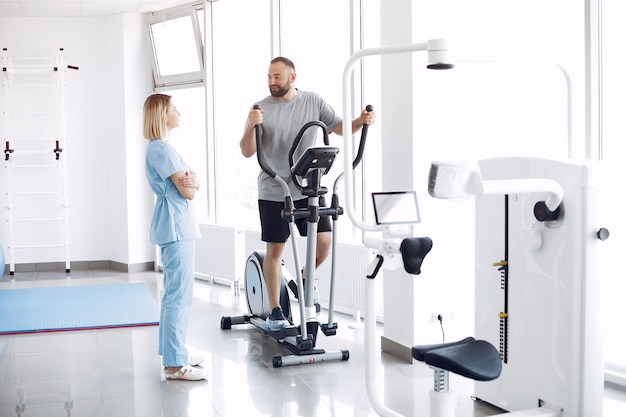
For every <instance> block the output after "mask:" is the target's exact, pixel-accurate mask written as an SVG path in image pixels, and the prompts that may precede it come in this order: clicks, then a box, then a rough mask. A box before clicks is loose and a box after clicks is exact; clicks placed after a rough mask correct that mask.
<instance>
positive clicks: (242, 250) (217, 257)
mask: <svg viewBox="0 0 626 417" xmlns="http://www.w3.org/2000/svg"><path fill="white" fill-rule="evenodd" d="M200 230H201V232H202V238H201V239H199V240H198V241H197V242H196V276H197V277H198V278H200V279H207V280H209V281H212V282H216V283H219V284H224V285H230V286H233V285H235V286H237V288H244V286H245V280H244V277H243V274H244V271H245V264H246V259H247V258H248V256H249V254H250V253H252V252H253V251H255V250H265V242H262V241H261V234H260V232H258V231H251V230H245V231H243V230H239V229H235V228H233V227H225V226H217V225H201V226H200ZM296 239H297V244H298V256H299V259H300V265H301V266H302V267H304V264H305V261H306V239H305V238H302V237H299V236H297V237H296ZM336 256H337V258H336V268H337V270H336V275H337V277H336V279H335V310H336V311H338V312H341V313H346V314H355V313H356V312H363V311H364V310H365V274H366V271H367V266H368V265H369V262H370V260H371V259H372V256H373V251H372V250H371V249H367V248H365V247H362V246H355V245H347V244H337V254H336ZM283 257H284V262H285V267H286V268H287V270H288V271H289V273H290V274H291V275H292V276H293V277H295V261H294V258H293V249H292V243H291V241H288V242H287V245H286V246H285V251H284V253H283ZM330 275H331V257H330V256H329V257H328V259H327V260H326V262H324V264H322V266H321V267H320V268H319V269H318V271H317V280H316V285H317V288H318V291H319V293H320V302H321V305H322V307H324V308H327V307H328V302H329V295H330Z"/></svg>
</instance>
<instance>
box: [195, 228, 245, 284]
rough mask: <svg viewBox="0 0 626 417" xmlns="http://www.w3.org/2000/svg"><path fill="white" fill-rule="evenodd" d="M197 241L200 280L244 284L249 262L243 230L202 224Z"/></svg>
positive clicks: (197, 270) (197, 272) (197, 263)
mask: <svg viewBox="0 0 626 417" xmlns="http://www.w3.org/2000/svg"><path fill="white" fill-rule="evenodd" d="M200 233H201V234H202V237H201V238H200V239H198V240H197V241H196V267H195V272H196V277H197V278H200V279H206V280H209V281H212V282H217V283H220V284H225V285H233V283H234V284H236V283H237V282H239V283H242V282H243V271H244V267H245V262H246V255H245V253H246V252H245V247H244V241H245V236H244V232H243V230H240V229H236V228H234V227H228V226H218V225H212V224H201V225H200Z"/></svg>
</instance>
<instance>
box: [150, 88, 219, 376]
mask: <svg viewBox="0 0 626 417" xmlns="http://www.w3.org/2000/svg"><path fill="white" fill-rule="evenodd" d="M143 115H144V125H143V134H144V137H145V138H146V139H148V141H149V142H148V147H147V150H146V177H147V179H148V183H149V184H150V187H151V188H152V191H154V194H155V195H156V205H155V207H154V214H153V216H152V224H151V227H150V241H151V242H152V243H154V244H156V245H159V248H160V250H161V260H162V263H163V287H164V293H163V299H162V301H161V318H160V323H159V355H161V356H162V357H163V366H164V367H165V378H166V379H179V380H188V381H197V380H200V379H204V378H205V377H206V376H207V373H206V371H205V370H204V369H202V368H197V367H195V366H197V365H198V364H200V363H201V362H202V361H203V359H202V358H194V357H190V356H189V352H188V351H187V347H186V346H185V338H186V334H187V326H188V322H189V314H190V312H191V303H192V299H193V282H194V274H193V268H194V254H195V239H197V238H198V237H200V233H199V229H198V224H197V223H196V220H195V217H194V214H193V210H192V208H191V204H190V203H191V201H190V200H193V198H194V197H195V195H196V191H197V190H198V188H199V187H200V183H199V182H198V179H197V178H196V176H195V174H194V173H193V171H191V170H189V168H188V166H187V164H186V163H185V161H184V160H183V158H182V157H181V156H180V155H179V154H178V152H176V149H175V148H174V147H173V146H172V144H171V143H170V142H169V141H168V140H167V139H168V137H169V134H170V132H171V130H172V129H174V128H175V127H177V126H178V119H179V116H180V113H179V111H178V110H177V109H176V106H175V105H174V101H173V100H172V97H171V96H168V95H166V94H152V95H151V96H149V97H148V98H147V99H146V101H145V103H144V107H143Z"/></svg>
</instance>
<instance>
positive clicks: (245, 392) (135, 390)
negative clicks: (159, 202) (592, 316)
mask: <svg viewBox="0 0 626 417" xmlns="http://www.w3.org/2000/svg"><path fill="white" fill-rule="evenodd" d="M13 278H14V279H13V280H11V279H10V277H9V276H7V275H5V276H4V277H3V278H2V280H0V290H1V289H6V288H23V287H33V286H36V287H42V286H65V285H94V284H104V283H120V282H138V281H144V282H146V283H147V285H148V287H149V288H150V290H151V292H152V293H153V295H154V296H155V299H156V300H157V301H158V299H159V293H160V288H161V286H160V279H161V275H160V274H159V273H154V272H143V273H135V274H126V273H120V272H115V271H111V270H91V271H76V272H72V277H71V278H66V277H65V274H64V273H55V272H21V273H20V272H18V273H16V274H15V275H14V277H13ZM245 305H246V302H245V296H244V295H243V294H241V295H239V296H236V295H233V294H232V293H231V291H230V288H229V287H226V286H222V285H214V284H209V283H207V282H204V281H196V284H195V298H194V305H193V314H192V318H191V322H190V326H189V332H188V336H187V342H188V343H187V344H188V346H189V347H190V349H191V350H192V351H193V352H194V353H196V354H201V355H203V356H204V358H205V362H204V363H203V364H202V366H203V367H204V368H205V369H206V370H207V371H208V374H209V377H208V379H207V380H206V381H201V382H186V381H166V380H165V379H164V376H163V373H162V367H161V362H160V357H159V356H158V355H157V353H156V351H157V327H156V326H151V327H136V328H123V329H106V330H82V331H73V332H52V333H41V334H28V335H17V336H13V335H11V336H0V417H9V416H24V417H31V416H32V417H56V416H63V417H68V416H72V417H86V416H90V417H91V416H99V417H100V416H106V417H174V416H176V417H196V416H203V417H206V416H211V417H241V416H285V417H287V416H289V417H291V416H307V417H308V416H319V417H322V416H324V417H325V416H340V417H344V416H359V417H360V416H374V415H376V413H374V411H373V410H372V408H371V406H370V404H369V402H368V399H367V396H366V392H365V384H364V377H365V370H364V362H363V361H364V358H363V335H362V332H363V330H362V329H354V328H351V327H350V326H349V324H352V323H354V321H353V320H352V318H351V317H345V316H344V317H342V316H338V317H337V316H336V319H337V320H336V321H337V322H338V323H339V332H338V335H337V336H334V337H325V336H323V335H321V336H320V341H319V343H318V346H319V347H321V348H324V349H326V350H328V351H332V350H342V349H347V350H349V352H350V358H349V360H348V361H340V362H326V363H318V364H315V365H299V366H291V367H281V368H273V366H272V357H273V356H275V355H279V354H286V352H285V351H284V349H283V348H281V347H280V346H279V345H278V344H277V342H276V341H275V340H273V339H271V338H269V337H266V336H264V335H262V334H261V333H260V332H259V331H257V330H255V329H254V328H252V326H249V325H245V326H238V327H234V328H233V329H232V330H222V329H221V328H220V320H221V317H222V316H224V315H231V314H239V313H242V312H245V308H246V306H245ZM324 313H325V312H322V317H323V316H324ZM379 377H380V378H379V379H380V380H379V386H380V392H381V395H382V396H383V398H384V401H385V403H386V404H387V406H388V407H390V408H392V409H394V410H395V411H397V412H398V413H401V414H403V415H406V416H425V417H426V416H428V391H429V390H430V387H431V386H432V371H431V370H430V369H429V368H427V367H426V366H424V365H423V364H419V363H415V364H412V365H411V364H406V363H404V362H401V361H399V360H397V359H395V358H394V357H392V356H390V355H387V354H382V355H381V363H380V368H379ZM450 385H451V387H452V388H453V389H454V390H455V391H456V392H457V394H458V407H457V415H458V416H460V417H465V416H487V415H490V414H494V413H495V411H493V410H490V409H488V408H486V407H485V406H483V405H480V404H475V403H474V402H473V401H472V400H471V399H470V397H471V395H472V384H471V383H470V382H468V381H466V380H464V379H463V378H461V377H457V376H454V375H453V376H451V380H450ZM624 415H626V393H625V392H623V391H620V390H615V389H612V388H606V389H605V397H604V416H608V417H613V416H624ZM588 417H596V416H588Z"/></svg>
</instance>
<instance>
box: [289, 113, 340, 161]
mask: <svg viewBox="0 0 626 417" xmlns="http://www.w3.org/2000/svg"><path fill="white" fill-rule="evenodd" d="M313 126H318V127H320V128H321V129H322V133H323V134H324V145H326V146H328V145H330V140H329V139H328V127H327V126H326V125H325V124H324V123H322V122H320V121H318V120H313V121H311V122H308V123H306V124H305V125H304V126H302V128H301V129H300V132H298V135H297V136H296V138H295V139H294V140H293V143H292V144H291V149H290V150H289V166H293V165H294V160H293V155H294V154H295V153H296V150H297V149H298V146H299V145H300V142H301V141H302V137H303V136H304V132H306V131H307V130H308V129H309V128H310V127H313Z"/></svg>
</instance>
